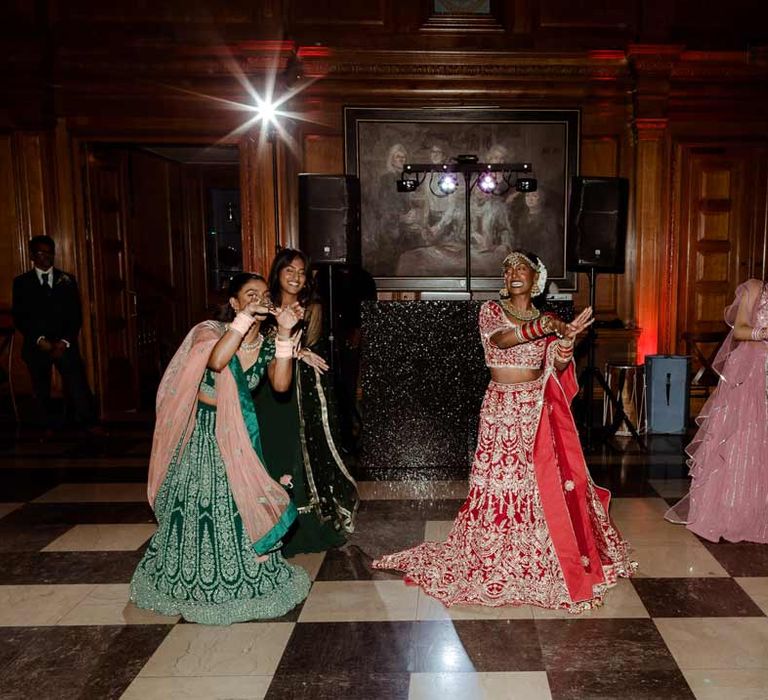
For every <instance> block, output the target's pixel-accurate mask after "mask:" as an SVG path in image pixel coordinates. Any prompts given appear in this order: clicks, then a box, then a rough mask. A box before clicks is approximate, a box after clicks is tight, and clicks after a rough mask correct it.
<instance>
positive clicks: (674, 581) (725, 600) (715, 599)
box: [632, 578, 764, 617]
mask: <svg viewBox="0 0 768 700" xmlns="http://www.w3.org/2000/svg"><path fill="white" fill-rule="evenodd" d="M632 585H634V587H635V590H636V591H637V593H638V595H639V596H640V598H641V599H642V601H643V604H644V605H645V607H646V609H647V610H648V612H649V613H650V615H651V617H749V616H751V617H763V616H764V615H763V612H762V610H760V608H759V607H757V605H755V603H754V601H753V600H752V599H751V598H750V597H749V596H748V595H747V594H746V593H745V592H744V589H742V588H741V586H739V584H738V583H736V581H734V580H733V579H732V578H634V579H632Z"/></svg>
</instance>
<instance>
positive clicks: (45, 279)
mask: <svg viewBox="0 0 768 700" xmlns="http://www.w3.org/2000/svg"><path fill="white" fill-rule="evenodd" d="M40 279H41V284H42V286H43V287H47V286H48V273H47V272H42V273H40Z"/></svg>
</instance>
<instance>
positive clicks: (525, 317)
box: [501, 299, 541, 321]
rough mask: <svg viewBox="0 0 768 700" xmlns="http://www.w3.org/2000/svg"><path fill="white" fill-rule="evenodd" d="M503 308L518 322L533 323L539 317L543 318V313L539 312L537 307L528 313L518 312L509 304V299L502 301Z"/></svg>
mask: <svg viewBox="0 0 768 700" xmlns="http://www.w3.org/2000/svg"><path fill="white" fill-rule="evenodd" d="M501 307H502V308H503V309H504V311H506V312H507V313H508V314H509V315H510V316H512V317H513V318H516V319H517V320H518V321H533V320H534V319H537V318H538V317H539V316H541V311H539V310H538V309H537V308H536V307H535V306H532V307H531V308H530V309H527V310H526V311H518V310H517V309H516V308H515V307H514V306H512V304H510V303H509V299H501Z"/></svg>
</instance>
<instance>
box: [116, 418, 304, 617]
mask: <svg viewBox="0 0 768 700" xmlns="http://www.w3.org/2000/svg"><path fill="white" fill-rule="evenodd" d="M215 426H216V410H215V409H214V408H210V407H208V406H206V405H205V404H198V408H197V419H196V423H195V428H194V430H193V432H192V435H191V437H190V439H189V442H188V443H187V445H186V447H185V448H184V451H183V452H182V453H181V455H179V456H177V458H176V459H174V462H173V464H171V466H170V467H169V469H168V474H167V476H166V478H165V481H164V482H163V484H162V486H161V487H160V490H159V492H158V494H157V499H156V502H155V515H156V517H157V520H158V529H157V532H156V533H155V534H154V535H153V536H152V539H151V540H150V542H149V546H148V548H147V551H146V553H145V554H144V557H143V558H142V560H141V562H140V563H139V565H138V567H137V568H136V571H135V572H134V574H133V579H132V581H131V600H132V601H133V602H134V603H135V604H136V605H138V606H139V607H140V608H147V609H149V610H154V611H155V612H158V613H160V614H162V615H181V616H182V617H183V618H184V619H185V620H189V621H190V622H200V623H203V624H208V625H228V624H231V623H233V622H244V621H246V620H254V619H258V618H271V617H280V616H281V615H284V614H285V613H287V612H288V611H289V610H291V609H292V608H293V607H295V606H296V605H298V604H299V603H300V602H301V601H302V600H304V598H306V596H307V593H308V592H309V587H310V581H309V577H308V576H307V573H306V572H305V571H304V569H302V568H300V567H297V566H293V565H291V564H288V563H287V562H286V561H285V559H284V558H283V556H282V555H281V554H280V553H279V552H273V553H271V554H270V555H269V558H268V559H267V560H266V561H264V562H257V561H256V556H257V555H256V553H255V552H254V551H253V549H252V548H251V545H252V542H251V540H250V539H249V537H248V534H247V533H246V532H245V530H244V528H243V523H242V520H241V518H240V513H239V512H238V510H237V505H236V503H235V500H234V498H233V497H232V492H231V491H230V488H229V483H228V482H227V475H226V471H225V467H224V462H223V461H222V458H221V453H220V451H219V447H218V444H217V443H216V435H215Z"/></svg>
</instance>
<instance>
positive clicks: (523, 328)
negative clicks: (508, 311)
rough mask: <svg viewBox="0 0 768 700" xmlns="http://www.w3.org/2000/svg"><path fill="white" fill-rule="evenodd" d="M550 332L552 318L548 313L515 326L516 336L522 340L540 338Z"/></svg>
mask: <svg viewBox="0 0 768 700" xmlns="http://www.w3.org/2000/svg"><path fill="white" fill-rule="evenodd" d="M550 333H552V320H551V318H550V317H549V316H548V315H547V314H544V315H543V316H541V317H540V318H537V319H535V320H534V321H528V322H527V323H523V324H522V325H520V326H516V327H515V336H516V337H517V339H518V340H520V342H526V341H531V340H538V339H539V338H544V337H546V336H548V335H549V334H550Z"/></svg>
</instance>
